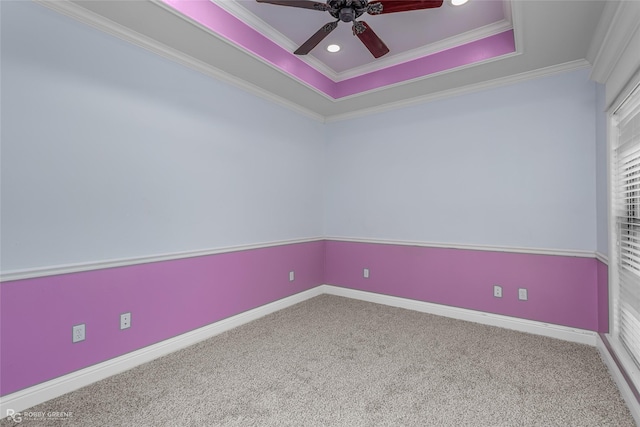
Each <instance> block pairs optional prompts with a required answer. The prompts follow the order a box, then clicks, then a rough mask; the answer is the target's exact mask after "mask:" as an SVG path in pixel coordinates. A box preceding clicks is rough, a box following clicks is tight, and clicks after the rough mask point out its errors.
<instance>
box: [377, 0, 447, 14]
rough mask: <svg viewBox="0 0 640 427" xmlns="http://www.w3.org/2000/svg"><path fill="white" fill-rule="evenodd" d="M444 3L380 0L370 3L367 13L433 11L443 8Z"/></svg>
mask: <svg viewBox="0 0 640 427" xmlns="http://www.w3.org/2000/svg"><path fill="white" fill-rule="evenodd" d="M442 3H443V0H414V1H411V0H379V1H376V2H374V3H369V6H368V8H367V12H368V13H369V14H371V15H378V14H381V13H395V12H406V11H408V10H421V9H433V8H436V7H440V6H442ZM381 6H382V7H381Z"/></svg>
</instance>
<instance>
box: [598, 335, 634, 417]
mask: <svg viewBox="0 0 640 427" xmlns="http://www.w3.org/2000/svg"><path fill="white" fill-rule="evenodd" d="M597 347H598V350H599V351H600V356H601V357H602V360H603V361H604V363H605V365H607V368H608V369H609V373H610V374H611V376H612V377H613V380H614V381H615V383H616V385H617V386H618V390H620V394H621V395H622V398H623V399H624V401H625V403H626V404H627V407H628V408H629V411H630V412H631V415H632V416H633V418H634V419H635V421H636V424H637V425H638V426H640V402H638V401H637V400H636V397H635V396H634V394H633V392H632V391H631V388H630V387H629V384H628V383H627V380H626V379H625V378H624V375H623V374H622V372H621V371H620V368H619V367H618V364H617V363H616V361H615V360H614V356H613V355H612V354H611V353H610V352H609V349H608V348H607V346H606V344H605V343H604V341H603V340H602V338H600V336H597Z"/></svg>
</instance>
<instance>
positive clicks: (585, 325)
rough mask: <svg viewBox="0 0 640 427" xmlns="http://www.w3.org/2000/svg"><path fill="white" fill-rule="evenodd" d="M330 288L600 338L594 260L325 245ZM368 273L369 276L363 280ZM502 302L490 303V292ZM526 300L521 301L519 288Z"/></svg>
mask: <svg viewBox="0 0 640 427" xmlns="http://www.w3.org/2000/svg"><path fill="white" fill-rule="evenodd" d="M325 268H326V270H325V281H326V283H327V284H331V285H336V286H342V287H346V288H352V289H359V290H363V291H368V292H375V293H379V294H385V295H393V296H398V297H403V298H410V299H414V300H419V301H426V302H432V303H438V304H444V305H449V306H454V307H461V308H467V309H472V310H479V311H484V312H488V313H496V314H502V315H507V316H514V317H519V318H522V319H530V320H537V321H540V322H545V323H552V324H557V325H563V326H569V327H575V328H581V329H587V330H592V331H599V328H600V327H602V323H601V322H600V320H599V308H601V304H602V303H603V301H602V300H599V298H598V297H599V293H598V280H597V279H598V261H597V260H596V259H595V258H579V257H569V256H551V255H535V254H521V253H507V252H489V251H474V250H459V249H440V248H427V247H418V246H402V245H387V244H374V243H354V242H340V241H327V242H326V253H325ZM363 268H369V270H370V277H369V278H368V279H365V278H364V277H363ZM494 284H499V285H501V286H502V288H503V297H502V298H495V297H494V296H493V285H494ZM521 287H522V288H527V289H528V300H527V301H519V300H518V288H521Z"/></svg>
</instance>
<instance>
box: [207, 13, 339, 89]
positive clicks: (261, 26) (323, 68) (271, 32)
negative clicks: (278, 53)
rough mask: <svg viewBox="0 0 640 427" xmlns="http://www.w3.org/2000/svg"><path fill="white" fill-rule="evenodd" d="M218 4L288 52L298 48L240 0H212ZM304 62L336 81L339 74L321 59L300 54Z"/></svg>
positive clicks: (299, 57)
mask: <svg viewBox="0 0 640 427" xmlns="http://www.w3.org/2000/svg"><path fill="white" fill-rule="evenodd" d="M211 1H212V2H213V3H215V4H216V5H218V6H220V8H222V9H224V10H226V11H227V12H229V13H230V14H231V15H233V16H235V17H236V18H238V19H239V20H240V21H242V22H244V23H245V24H246V25H248V26H249V27H251V28H253V29H254V30H256V31H257V32H259V33H260V34H262V35H263V36H265V37H266V38H268V39H270V40H271V41H272V42H274V43H275V44H277V45H278V46H280V47H281V48H283V49H284V50H286V51H288V52H293V51H294V50H296V49H297V48H298V45H297V44H295V43H294V42H293V41H292V40H291V39H290V38H288V37H287V36H285V35H284V34H282V33H281V32H280V31H278V30H276V29H275V28H273V27H272V26H271V25H269V24H267V23H266V22H264V21H263V20H262V19H260V18H258V17H257V16H256V15H254V14H253V13H251V12H249V10H248V9H247V8H245V7H243V6H242V5H241V3H240V2H239V1H238V0H211ZM298 59H300V60H301V61H303V62H306V63H307V64H308V65H310V66H311V67H313V68H315V69H316V70H317V71H319V72H321V73H322V74H324V75H325V76H326V77H329V78H330V79H331V80H333V81H334V82H335V81H336V78H337V74H336V72H335V71H334V70H333V69H332V68H331V67H328V66H327V65H325V64H324V63H323V62H321V61H319V60H318V59H316V58H315V57H313V56H311V55H300V56H298Z"/></svg>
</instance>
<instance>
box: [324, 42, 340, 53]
mask: <svg viewBox="0 0 640 427" xmlns="http://www.w3.org/2000/svg"><path fill="white" fill-rule="evenodd" d="M327 50H328V51H329V52H332V53H333V52H337V51H339V50H340V46H338V45H337V44H330V45H329V46H327Z"/></svg>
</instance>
